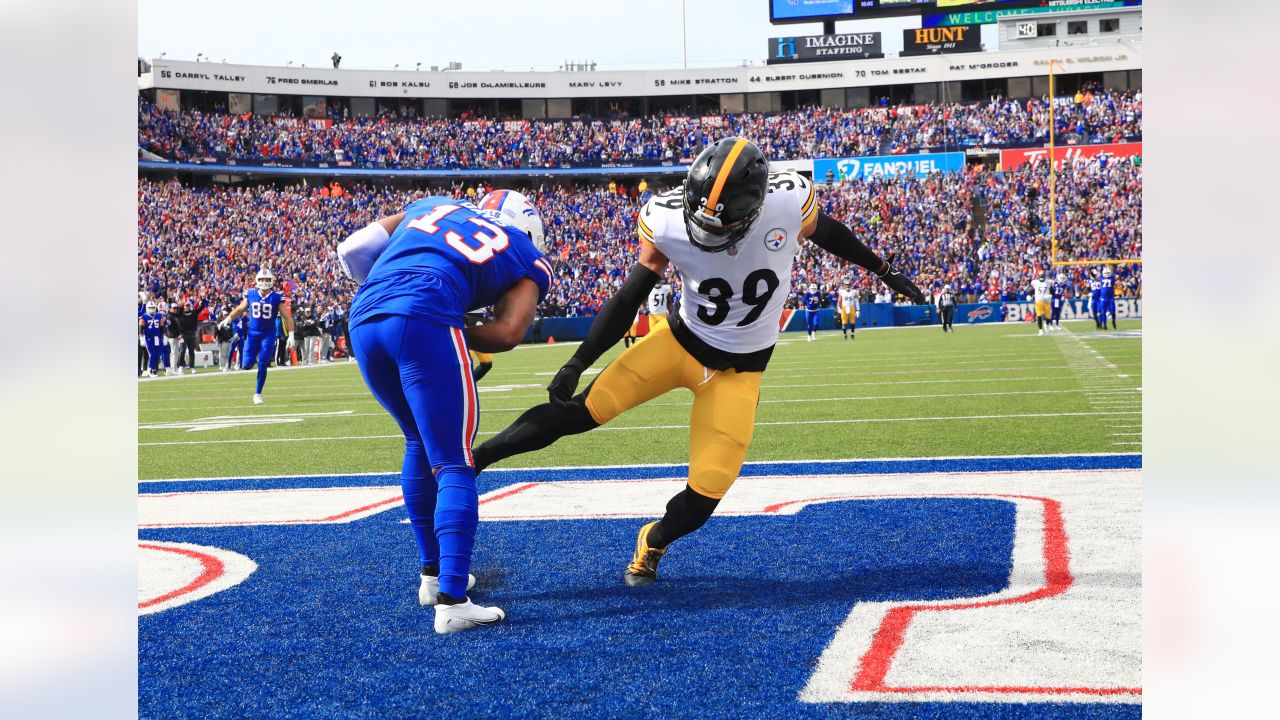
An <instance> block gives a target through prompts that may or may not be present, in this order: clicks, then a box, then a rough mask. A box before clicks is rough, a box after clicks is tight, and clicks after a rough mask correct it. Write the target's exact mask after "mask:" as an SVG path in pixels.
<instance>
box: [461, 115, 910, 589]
mask: <svg viewBox="0 0 1280 720" xmlns="http://www.w3.org/2000/svg"><path fill="white" fill-rule="evenodd" d="M637 224H638V232H639V235H640V241H641V242H640V256H639V259H638V261H637V263H636V265H635V266H634V267H632V268H631V270H630V272H629V273H628V275H627V279H626V281H625V282H624V283H623V285H622V288H621V289H620V290H619V291H618V292H617V293H616V294H615V295H614V296H613V297H611V298H610V299H609V300H608V301H607V302H606V303H605V305H604V307H603V308H602V309H601V311H600V313H599V314H598V315H597V316H596V318H595V320H594V321H593V322H592V324H591V328H590V330H588V332H587V337H586V339H585V340H583V342H582V344H581V345H579V346H578V349H577V351H576V352H575V353H574V354H573V357H572V358H570V359H569V361H568V362H567V363H566V364H565V365H564V367H562V368H561V369H560V371H559V372H557V373H556V375H555V377H554V378H553V379H552V380H551V384H550V385H549V386H548V388H547V389H548V392H549V395H550V402H548V403H544V404H542V405H538V406H537V407H534V408H531V409H530V410H528V411H526V412H525V413H524V414H522V415H521V416H520V417H519V418H517V419H516V421H515V422H514V423H513V424H512V425H511V426H510V427H508V428H507V429H506V430H503V431H502V432H501V433H499V434H498V435H497V436H496V437H494V438H492V439H490V440H489V441H488V442H486V443H484V444H483V445H481V446H480V447H479V448H477V449H476V451H475V458H476V467H477V468H479V469H483V468H486V467H488V466H490V465H492V464H493V463H495V462H497V461H499V460H502V459H503V458H507V457H510V456H512V455H516V454H519V453H525V452H530V451H533V450H538V449H541V448H544V447H546V446H548V445H550V444H551V443H553V442H555V441H556V440H557V439H558V438H561V437H563V436H565V435H574V434H577V433H582V432H586V431H588V430H591V429H592V428H596V427H599V426H601V425H604V424H605V423H607V422H609V421H610V420H612V419H613V418H615V417H617V416H618V415H619V414H621V413H622V412H624V411H626V410H628V409H630V408H633V407H636V406H637V405H640V404H642V403H645V402H648V401H649V400H652V399H653V398H656V397H658V396H659V395H663V394H665V393H667V392H669V391H671V390H673V389H675V388H677V387H683V388H687V389H689V390H690V391H692V392H693V396H694V398H693V408H692V414H691V417H690V422H689V430H690V432H689V481H688V485H687V486H686V487H685V488H684V489H683V490H682V491H681V492H679V493H678V494H676V495H675V496H674V497H672V498H671V501H670V502H669V503H668V504H667V510H666V514H665V515H663V517H662V518H661V519H660V520H658V521H655V522H651V523H648V524H646V525H644V526H643V527H641V528H640V532H639V533H638V535H637V538H636V549H635V554H634V555H633V556H632V558H631V561H630V563H629V564H628V565H627V568H626V571H625V573H624V579H625V581H626V582H627V584H628V585H642V584H646V583H650V582H653V581H654V580H655V579H657V572H658V561H659V560H660V559H661V558H662V555H663V553H665V552H666V551H667V547H668V546H669V545H670V544H671V543H672V542H673V541H674V540H676V539H677V538H680V537H682V536H684V535H687V534H689V533H691V532H693V531H694V530H697V529H698V528H699V527H701V526H702V525H703V523H705V522H706V521H707V519H708V518H709V517H711V513H712V512H713V511H714V510H715V508H716V505H718V504H719V502H720V499H721V498H723V497H724V495H725V493H727V492H728V491H729V488H730V487H731V486H732V485H733V483H734V481H735V480H736V479H737V477H738V472H739V471H740V470H741V469H742V461H743V459H744V458H745V457H746V454H747V448H748V446H749V445H750V444H751V435H752V432H753V431H754V429H755V413H756V404H757V402H758V401H759V399H760V381H761V378H762V377H763V374H764V370H765V367H766V366H767V365H768V363H769V357H770V355H772V353H773V347H774V344H775V343H776V342H777V340H778V332H779V328H778V321H779V319H780V318H781V316H782V309H783V305H784V303H785V302H786V299H787V298H788V297H789V296H790V294H791V293H790V290H791V288H790V284H791V270H792V266H793V265H794V264H795V257H796V253H797V252H798V251H799V248H800V241H801V240H804V239H808V240H809V241H810V242H813V243H814V244H816V245H817V246H818V247H821V248H823V249H824V250H826V251H827V252H829V253H831V254H832V255H835V256H836V257H840V258H843V259H845V260H848V261H850V262H853V263H856V264H857V265H860V266H862V267H864V268H867V269H869V270H871V271H872V272H874V273H875V274H876V276H877V277H879V278H880V279H881V280H882V281H883V282H884V283H885V284H886V285H888V286H889V287H890V288H892V289H893V290H894V291H896V292H900V293H903V294H904V295H907V296H908V297H910V298H911V299H912V300H913V301H915V302H923V300H924V296H923V294H922V293H921V292H920V289H919V288H917V287H916V286H915V284H913V283H912V282H911V281H910V280H908V279H907V278H906V277H905V276H903V274H902V273H901V272H898V271H896V270H894V269H893V268H891V267H890V266H889V264H888V263H887V262H885V261H883V260H881V259H880V258H879V257H878V256H876V254H875V253H873V252H872V251H871V250H870V249H868V248H867V247H866V246H865V245H863V244H862V243H861V242H860V241H858V239H857V238H856V237H854V235H853V233H852V232H851V231H850V230H849V228H848V227H846V226H844V225H843V224H841V223H839V222H837V221H835V220H833V219H831V218H830V217H828V216H826V215H824V214H822V213H821V212H819V210H818V202H817V196H816V194H815V192H814V186H813V184H812V182H811V181H809V180H806V179H805V178H803V177H802V176H800V175H798V174H796V173H791V172H784V173H779V174H776V175H770V174H769V166H768V163H767V162H766V160H765V157H764V154H763V153H761V152H760V149H759V148H757V147H756V146H755V144H753V143H751V142H749V141H747V140H745V139H742V138H734V137H730V138H725V139H723V140H720V141H718V142H716V143H714V144H712V145H710V146H709V147H707V148H706V149H705V150H703V151H702V153H701V154H700V155H698V158H697V159H696V160H694V162H693V164H692V165H691V166H690V168H689V171H688V175H687V177H686V179H685V182H684V185H683V186H681V187H680V188H677V189H675V190H672V191H670V192H666V193H662V194H661V195H655V196H654V197H653V198H651V199H650V200H649V202H647V203H646V204H645V206H644V208H643V209H642V211H641V212H640V215H639V218H638V223H637ZM668 264H670V265H672V266H674V267H675V268H676V270H677V271H678V272H679V273H680V283H681V285H682V286H683V288H684V292H685V295H684V301H683V302H681V303H680V312H679V313H678V314H677V315H674V316H673V317H672V318H671V321H670V322H669V323H668V324H666V325H664V326H662V327H660V328H658V330H656V331H655V332H653V333H650V335H649V337H647V338H645V340H644V341H643V342H640V343H637V344H635V345H632V346H631V347H630V348H628V349H626V350H624V351H623V352H622V354H621V355H619V356H618V357H617V358H616V359H615V360H614V361H613V362H612V363H610V364H609V365H607V366H606V367H605V368H604V370H603V371H601V373H600V374H599V375H598V376H597V377H596V379H595V381H594V382H592V383H591V384H590V386H588V387H587V389H586V390H585V391H584V392H582V393H580V394H578V395H577V396H576V397H575V396H574V395H573V393H574V391H575V390H576V388H577V386H578V381H579V378H580V376H581V375H582V372H583V371H584V370H586V369H587V368H588V367H590V366H591V364H592V363H594V362H596V360H598V359H599V358H600V356H601V354H603V353H604V352H605V351H606V350H608V349H609V348H610V347H612V346H613V345H615V344H616V343H617V342H618V340H619V339H621V338H622V335H623V333H624V332H625V331H626V327H627V323H628V322H629V321H630V320H631V314H632V313H633V312H635V309H636V308H637V307H639V305H640V303H642V302H644V299H645V294H646V293H647V292H648V290H649V288H651V287H653V283H654V282H655V281H656V280H657V279H658V278H659V277H661V276H662V274H663V273H664V272H665V271H666V269H667V266H668Z"/></svg>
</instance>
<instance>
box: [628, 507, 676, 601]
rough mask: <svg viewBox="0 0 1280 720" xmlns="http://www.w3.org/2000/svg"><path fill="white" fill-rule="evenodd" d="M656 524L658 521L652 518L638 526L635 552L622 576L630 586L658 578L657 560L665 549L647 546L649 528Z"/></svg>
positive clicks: (645, 583)
mask: <svg viewBox="0 0 1280 720" xmlns="http://www.w3.org/2000/svg"><path fill="white" fill-rule="evenodd" d="M657 524H658V521H657V520H654V521H653V522H651V523H649V524H648V525H645V526H644V527H642V528H640V534H639V535H637V536H636V552H635V554H634V555H632V556H631V564H630V565H627V572H626V573H624V574H623V576H622V578H623V579H624V580H626V581H627V584H628V585H630V586H632V587H634V586H636V585H648V584H649V583H651V582H653V581H654V580H657V579H658V561H659V560H661V559H662V555H663V554H664V553H666V552H667V549H666V548H661V549H659V548H655V547H650V546H649V542H648V540H649V530H651V529H652V528H653V526H654V525H657Z"/></svg>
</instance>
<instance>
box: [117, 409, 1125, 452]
mask: <svg viewBox="0 0 1280 720" xmlns="http://www.w3.org/2000/svg"><path fill="white" fill-rule="evenodd" d="M1141 414H1142V413H1141V412H1139V411H1099V412H1071V413H1013V414H1008V415H946V416H938V417H904V418H847V419H840V420H771V421H766V422H757V423H756V427H764V426H770V425H851V424H862V423H895V422H951V421H954V420H1002V419H1008V418H1046V417H1047V418H1061V417H1094V416H1108V415H1141ZM688 429H689V423H684V424H683V425H627V426H622V427H613V426H609V425H605V426H603V427H600V428H597V429H596V430H597V431H598V432H635V431H644V430H688ZM498 432H500V431H497V430H494V431H486V432H479V433H476V435H477V436H479V435H497V434H498ZM403 437H404V436H403V435H347V436H337V437H297V438H256V439H249V438H245V439H237V440H180V441H172V442H144V443H138V447H161V446H167V445H235V444H253V443H277V442H331V441H336V440H388V439H397V440H398V439H402V438H403Z"/></svg>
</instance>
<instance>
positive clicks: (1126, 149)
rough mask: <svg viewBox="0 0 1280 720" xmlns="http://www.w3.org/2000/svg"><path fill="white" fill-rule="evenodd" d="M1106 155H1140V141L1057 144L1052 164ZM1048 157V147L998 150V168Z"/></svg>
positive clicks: (1006, 167)
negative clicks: (1064, 160)
mask: <svg viewBox="0 0 1280 720" xmlns="http://www.w3.org/2000/svg"><path fill="white" fill-rule="evenodd" d="M1099 155H1107V156H1109V157H1115V158H1139V159H1141V157H1142V143H1140V142H1134V143H1103V144H1100V145H1059V146H1058V147H1056V148H1054V149H1053V161H1054V162H1053V166H1054V167H1056V168H1061V167H1062V161H1063V159H1066V161H1067V162H1074V161H1076V160H1081V159H1084V158H1091V157H1097V156H1099ZM1048 157H1049V148H1047V147H1038V148H1018V149H1017V150H1001V151H1000V168H1001V169H1002V170H1013V169H1014V168H1018V167H1021V166H1022V165H1025V164H1026V163H1031V164H1032V165H1036V164H1039V163H1040V162H1043V161H1044V160H1045V159H1046V158H1048Z"/></svg>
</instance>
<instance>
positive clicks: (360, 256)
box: [338, 212, 404, 283]
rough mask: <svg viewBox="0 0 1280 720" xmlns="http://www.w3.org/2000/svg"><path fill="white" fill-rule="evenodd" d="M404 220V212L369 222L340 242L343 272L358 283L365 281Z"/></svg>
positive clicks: (339, 261)
mask: <svg viewBox="0 0 1280 720" xmlns="http://www.w3.org/2000/svg"><path fill="white" fill-rule="evenodd" d="M402 222H404V213H402V212H401V213H396V214H395V215H391V216H390V217H384V218H382V219H381V220H377V221H375V222H371V223H369V224H368V225H367V226H365V227H364V228H361V229H360V230H357V231H355V232H353V233H351V234H350V235H348V236H347V239H345V240H343V241H342V242H340V243H338V264H339V265H341V266H342V272H343V274H345V275H346V276H347V277H349V278H351V279H352V280H355V281H356V282H358V283H362V282H364V281H365V278H367V277H369V270H370V269H372V268H373V263H374V262H376V261H377V259H378V256H379V255H381V254H382V251H383V250H385V249H386V247H387V242H389V241H390V240H391V233H393V232H395V231H396V228H397V227H399V225H400V223H402Z"/></svg>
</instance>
